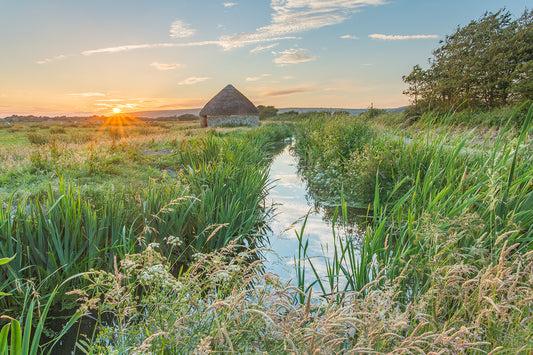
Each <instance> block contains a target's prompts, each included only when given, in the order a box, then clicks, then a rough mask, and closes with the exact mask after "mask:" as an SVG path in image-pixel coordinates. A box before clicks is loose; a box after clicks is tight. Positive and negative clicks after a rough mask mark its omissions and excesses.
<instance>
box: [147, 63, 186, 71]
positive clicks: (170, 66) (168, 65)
mask: <svg viewBox="0 0 533 355" xmlns="http://www.w3.org/2000/svg"><path fill="white" fill-rule="evenodd" d="M150 66H152V67H154V68H156V69H157V70H172V69H176V68H177V67H180V66H181V64H178V63H159V62H153V63H151V64H150Z"/></svg>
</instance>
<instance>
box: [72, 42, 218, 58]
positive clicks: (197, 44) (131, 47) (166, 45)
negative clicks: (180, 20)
mask: <svg viewBox="0 0 533 355" xmlns="http://www.w3.org/2000/svg"><path fill="white" fill-rule="evenodd" d="M210 44H219V41H201V42H188V43H144V44H128V45H123V46H116V47H106V48H98V49H90V50H85V51H83V52H81V54H83V55H93V54H100V53H118V52H126V51H131V50H134V49H148V48H173V47H201V46H207V45H210Z"/></svg>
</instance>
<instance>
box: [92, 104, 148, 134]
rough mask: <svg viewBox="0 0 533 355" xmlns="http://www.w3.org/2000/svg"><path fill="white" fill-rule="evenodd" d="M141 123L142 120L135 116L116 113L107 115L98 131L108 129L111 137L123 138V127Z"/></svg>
mask: <svg viewBox="0 0 533 355" xmlns="http://www.w3.org/2000/svg"><path fill="white" fill-rule="evenodd" d="M119 110H120V109H119ZM113 111H115V109H113ZM143 124H144V122H143V121H141V120H139V119H138V118H136V117H128V116H124V115H119V114H118V113H117V114H115V115H113V116H110V117H107V118H106V120H105V121H104V123H103V124H102V126H101V127H100V128H99V129H98V132H103V131H105V130H109V134H110V135H111V136H112V137H113V138H117V137H120V138H123V137H126V131H125V130H124V128H125V127H129V126H133V125H143Z"/></svg>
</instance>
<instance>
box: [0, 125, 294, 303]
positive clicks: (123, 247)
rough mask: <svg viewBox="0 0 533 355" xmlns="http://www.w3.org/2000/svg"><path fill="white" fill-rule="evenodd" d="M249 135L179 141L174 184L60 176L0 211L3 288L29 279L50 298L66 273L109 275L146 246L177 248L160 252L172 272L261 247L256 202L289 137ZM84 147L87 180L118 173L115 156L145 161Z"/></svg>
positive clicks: (266, 132)
mask: <svg viewBox="0 0 533 355" xmlns="http://www.w3.org/2000/svg"><path fill="white" fill-rule="evenodd" d="M247 132H248V133H238V132H235V133H227V134H226V136H225V137H219V135H223V134H218V133H217V134H210V133H208V134H207V135H202V136H200V137H197V138H193V139H189V140H184V141H182V142H181V143H180V146H179V150H178V151H177V152H176V153H175V154H172V155H171V156H170V157H169V160H168V161H167V162H166V164H164V168H168V166H169V165H170V167H171V169H172V170H173V171H175V172H176V173H175V175H174V176H173V177H172V179H171V178H170V177H168V178H166V179H163V180H157V179H155V178H152V179H150V180H149V181H148V182H147V183H146V185H145V186H144V187H134V188H133V187H128V186H124V187H122V188H114V186H113V187H112V188H111V189H105V188H104V189H102V190H97V189H94V188H93V189H91V190H85V189H83V186H79V185H77V184H76V182H75V181H74V180H72V179H68V178H66V177H64V176H63V175H61V174H60V175H59V176H60V178H59V186H58V187H57V188H56V187H54V186H53V185H52V184H48V186H47V188H46V191H45V192H44V193H40V194H38V195H37V196H34V197H32V198H28V197H26V198H19V197H18V196H17V194H16V193H13V194H12V195H11V197H10V198H9V199H7V200H5V201H2V203H1V206H2V208H0V256H1V257H4V256H10V255H14V254H16V258H15V259H14V260H13V262H12V263H10V265H9V266H8V268H7V271H6V272H5V273H3V274H4V275H5V278H3V280H5V283H6V287H8V290H9V289H10V288H15V287H16V284H17V282H18V281H17V280H19V279H34V280H37V281H41V282H45V283H46V284H45V285H43V290H44V291H43V292H46V293H47V292H51V288H52V287H53V285H56V284H59V283H61V282H62V281H63V280H65V279H67V278H69V277H70V276H72V275H74V274H78V273H81V272H85V271H87V270H88V269H89V268H95V269H104V270H110V269H111V268H112V267H113V260H114V258H115V257H116V256H119V257H123V256H124V255H125V254H126V253H131V252H133V251H135V250H136V248H141V247H143V246H145V245H147V244H149V243H152V242H156V243H160V244H161V245H168V244H167V243H166V241H168V240H169V239H170V240H175V241H176V244H180V245H172V246H168V247H165V248H164V249H163V252H164V253H165V256H166V257H169V258H170V259H171V260H172V261H173V265H175V270H174V271H175V272H176V273H177V272H179V270H180V269H181V268H186V267H187V265H188V264H189V263H190V261H191V259H192V255H193V254H194V253H196V252H200V251H201V252H208V251H212V250H214V249H217V248H221V247H224V246H226V245H227V244H228V243H229V242H230V241H232V240H239V243H240V244H243V245H246V246H249V247H256V246H262V245H264V243H265V241H266V239H265V238H266V237H265V227H264V220H265V218H266V214H267V213H268V212H269V211H268V210H267V209H265V208H264V206H263V205H262V204H261V202H262V200H263V198H264V196H265V194H266V192H267V189H268V181H267V178H268V174H267V168H268V164H267V162H268V158H269V156H270V154H271V152H272V149H274V148H275V144H274V143H276V142H275V141H279V140H280V139H282V138H285V137H286V135H287V134H288V131H287V129H286V128H284V126H282V125H279V124H278V125H266V126H265V127H262V128H258V129H256V130H249V131H247ZM88 148H89V159H88V167H89V174H90V175H91V176H94V175H95V174H110V171H109V169H111V168H112V167H116V166H117V165H119V164H120V165H121V164H123V160H121V159H116V158H113V155H115V154H120V156H122V157H128V158H129V159H139V164H143V163H145V162H146V161H143V160H141V157H139V156H138V155H137V154H136V150H131V149H130V145H128V144H122V143H119V144H113V145H111V146H110V147H109V148H108V151H111V152H112V153H113V155H111V158H107V157H105V156H104V157H102V155H101V154H102V151H100V150H96V148H91V146H89V147H88ZM115 156H116V155H115ZM50 159H51V161H52V162H53V161H55V159H59V158H54V157H53V156H52V155H50ZM47 164H50V166H53V165H52V163H51V162H48V160H47ZM167 164H168V165H167ZM157 176H158V175H156V177H157ZM215 225H220V227H219V228H215V227H213V226H215ZM178 241H179V243H178ZM49 275H50V276H49ZM76 282H80V281H76ZM1 302H7V303H4V304H3V305H4V307H5V308H6V309H12V308H16V302H15V300H6V299H4V300H2V301H1ZM14 311H16V310H14Z"/></svg>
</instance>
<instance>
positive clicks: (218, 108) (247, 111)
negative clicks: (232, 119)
mask: <svg viewBox="0 0 533 355" xmlns="http://www.w3.org/2000/svg"><path fill="white" fill-rule="evenodd" d="M199 115H200V116H207V115H259V110H257V108H256V107H255V105H254V104H253V103H252V102H251V101H250V100H248V99H247V98H246V96H244V95H243V94H241V92H240V91H239V90H237V89H235V88H234V87H233V85H228V86H226V87H225V88H224V89H222V90H221V91H220V92H219V93H218V94H216V95H215V97H213V98H212V99H211V100H209V102H208V103H207V104H205V106H204V108H203V109H202V110H201V111H200V114H199Z"/></svg>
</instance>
